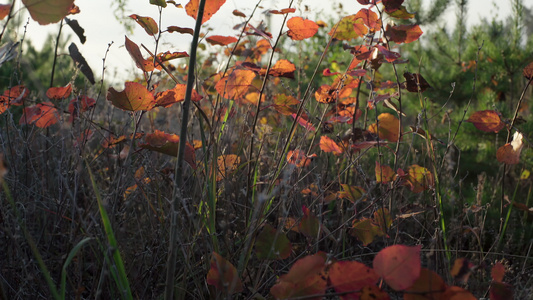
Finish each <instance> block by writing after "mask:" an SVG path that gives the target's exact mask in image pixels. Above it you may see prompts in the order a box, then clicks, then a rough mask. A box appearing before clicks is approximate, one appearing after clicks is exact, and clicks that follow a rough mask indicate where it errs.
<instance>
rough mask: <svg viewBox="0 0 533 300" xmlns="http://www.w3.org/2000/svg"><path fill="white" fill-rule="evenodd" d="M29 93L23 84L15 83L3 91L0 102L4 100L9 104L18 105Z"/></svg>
mask: <svg viewBox="0 0 533 300" xmlns="http://www.w3.org/2000/svg"><path fill="white" fill-rule="evenodd" d="M29 95H30V90H28V89H27V88H26V87H25V86H23V85H16V86H14V87H12V88H10V89H8V90H5V91H4V94H3V95H2V96H1V97H0V100H1V102H6V103H7V104H9V105H15V106H20V105H22V104H23V102H24V99H26V98H27V97H28V96H29Z"/></svg>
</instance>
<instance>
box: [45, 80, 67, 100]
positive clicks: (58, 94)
mask: <svg viewBox="0 0 533 300" xmlns="http://www.w3.org/2000/svg"><path fill="white" fill-rule="evenodd" d="M71 93H72V86H71V85H70V83H69V84H67V86H64V87H51V88H49V89H48V90H47V91H46V97H48V98H49V99H50V100H61V99H65V98H67V97H68V96H70V94H71Z"/></svg>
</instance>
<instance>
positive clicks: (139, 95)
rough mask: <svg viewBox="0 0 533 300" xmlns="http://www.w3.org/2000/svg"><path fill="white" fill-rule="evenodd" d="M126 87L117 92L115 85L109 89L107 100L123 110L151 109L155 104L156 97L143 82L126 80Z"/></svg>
mask: <svg viewBox="0 0 533 300" xmlns="http://www.w3.org/2000/svg"><path fill="white" fill-rule="evenodd" d="M124 85H125V88H124V90H123V91H121V92H117V91H116V90H115V89H114V88H113V87H110V88H109V89H108V90H107V97H106V98H107V100H109V101H111V103H112V104H113V105H114V106H116V107H118V108H120V109H123V110H129V111H139V110H145V111H148V110H151V109H152V108H153V107H154V105H155V99H154V96H153V95H152V93H150V92H149V91H148V90H147V89H146V88H145V87H144V86H143V85H142V84H140V83H137V82H126V83H125V84H124Z"/></svg>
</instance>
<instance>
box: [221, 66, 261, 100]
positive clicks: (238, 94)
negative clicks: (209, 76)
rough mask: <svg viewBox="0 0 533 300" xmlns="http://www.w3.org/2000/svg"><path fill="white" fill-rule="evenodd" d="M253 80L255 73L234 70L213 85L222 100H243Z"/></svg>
mask: <svg viewBox="0 0 533 300" xmlns="http://www.w3.org/2000/svg"><path fill="white" fill-rule="evenodd" d="M254 78H255V73H254V72H253V71H250V70H234V71H233V72H231V74H230V75H228V76H225V77H223V78H222V79H220V80H219V81H218V82H217V84H216V85H215V89H216V90H217V92H218V93H219V94H220V95H221V96H223V97H224V98H227V99H233V100H243V99H244V96H245V95H246V93H247V92H248V89H249V88H250V86H251V84H252V81H253V80H254Z"/></svg>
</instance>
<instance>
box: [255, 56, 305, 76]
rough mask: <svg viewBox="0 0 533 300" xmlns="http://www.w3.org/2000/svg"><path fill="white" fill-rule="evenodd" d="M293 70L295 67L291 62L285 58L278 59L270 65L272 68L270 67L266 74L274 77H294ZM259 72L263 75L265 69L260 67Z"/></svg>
mask: <svg viewBox="0 0 533 300" xmlns="http://www.w3.org/2000/svg"><path fill="white" fill-rule="evenodd" d="M294 71H296V67H295V66H294V64H293V63H291V62H290V61H288V60H286V59H280V60H278V61H277V62H276V63H275V64H274V66H272V68H270V70H269V72H268V74H269V75H270V76H274V77H287V78H294ZM259 74H260V75H261V76H264V75H265V74H266V69H261V71H260V72H259Z"/></svg>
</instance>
